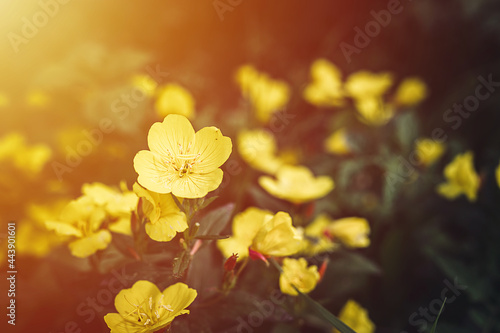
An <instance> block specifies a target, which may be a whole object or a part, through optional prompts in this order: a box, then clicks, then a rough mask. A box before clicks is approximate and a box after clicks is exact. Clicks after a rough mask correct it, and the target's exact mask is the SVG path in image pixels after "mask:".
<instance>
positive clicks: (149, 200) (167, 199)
mask: <svg viewBox="0 0 500 333" xmlns="http://www.w3.org/2000/svg"><path fill="white" fill-rule="evenodd" d="M134 192H135V193H136V194H137V195H138V196H139V197H141V198H143V199H144V200H142V210H143V212H144V215H145V216H146V217H147V218H148V221H147V222H146V225H145V226H144V227H145V229H146V233H147V234H148V235H149V237H151V239H153V240H155V241H158V242H168V241H170V240H172V238H174V237H175V235H177V233H178V232H182V231H184V230H186V229H187V228H188V224H187V220H186V214H184V213H183V212H181V211H180V209H179V207H178V206H177V205H176V203H175V201H174V199H173V198H172V195H171V194H169V193H167V194H160V193H156V192H152V191H148V190H147V189H145V188H143V187H142V186H140V185H139V184H138V183H135V184H134Z"/></svg>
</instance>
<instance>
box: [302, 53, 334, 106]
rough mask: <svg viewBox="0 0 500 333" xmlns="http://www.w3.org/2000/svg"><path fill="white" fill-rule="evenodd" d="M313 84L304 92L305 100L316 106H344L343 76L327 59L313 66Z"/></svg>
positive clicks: (316, 62) (319, 60)
mask: <svg viewBox="0 0 500 333" xmlns="http://www.w3.org/2000/svg"><path fill="white" fill-rule="evenodd" d="M311 78H312V82H311V83H309V84H308V85H307V87H306V88H305V90H304V98H305V100H306V101H308V102H309V103H311V104H314V105H316V106H326V107H329V106H339V105H342V104H343V97H344V92H343V90H342V74H341V73H340V70H339V69H338V68H337V67H336V66H335V65H334V64H332V63H331V62H329V61H328V60H326V59H318V60H316V61H315V62H314V63H313V64H312V66H311Z"/></svg>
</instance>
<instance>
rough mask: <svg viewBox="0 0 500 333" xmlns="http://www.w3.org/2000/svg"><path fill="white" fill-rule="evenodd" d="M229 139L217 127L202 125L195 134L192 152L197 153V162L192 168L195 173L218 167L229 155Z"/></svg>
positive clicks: (230, 147)
mask: <svg viewBox="0 0 500 333" xmlns="http://www.w3.org/2000/svg"><path fill="white" fill-rule="evenodd" d="M232 147H233V144H232V142H231V139H230V138H229V137H227V136H223V135H222V133H221V131H220V130H219V129H218V128H217V127H213V126H211V127H204V128H202V129H201V130H199V131H198V132H196V134H195V141H194V148H193V154H194V155H198V154H200V156H199V157H197V160H198V163H197V164H196V165H195V167H194V168H193V172H196V173H208V172H211V171H213V170H215V169H217V168H218V167H220V166H221V165H222V164H224V162H226V160H227V159H228V158H229V155H231V150H232Z"/></svg>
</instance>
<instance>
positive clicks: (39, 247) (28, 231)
mask: <svg viewBox="0 0 500 333" xmlns="http://www.w3.org/2000/svg"><path fill="white" fill-rule="evenodd" d="M67 204H68V201H66V200H58V201H54V202H50V203H45V204H34V203H30V204H29V205H28V206H27V208H26V214H25V215H26V217H25V218H24V219H23V220H21V221H20V223H19V228H18V230H17V232H16V237H17V242H16V250H17V251H18V253H19V254H20V255H24V254H27V255H32V256H36V257H44V256H46V255H47V254H48V253H49V252H50V251H51V250H52V249H53V248H54V247H55V246H58V245H60V244H61V243H63V242H64V237H61V236H60V235H56V234H55V233H53V232H51V231H49V230H47V228H45V221H48V220H54V219H57V218H58V217H59V215H60V213H61V211H62V210H63V209H64V207H65V206H66V205H67Z"/></svg>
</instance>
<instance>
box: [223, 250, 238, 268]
mask: <svg viewBox="0 0 500 333" xmlns="http://www.w3.org/2000/svg"><path fill="white" fill-rule="evenodd" d="M237 260H238V253H233V255H232V256H230V257H229V258H227V259H226V262H225V263H224V270H225V271H226V272H232V271H233V270H234V267H235V266H236V261H237Z"/></svg>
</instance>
